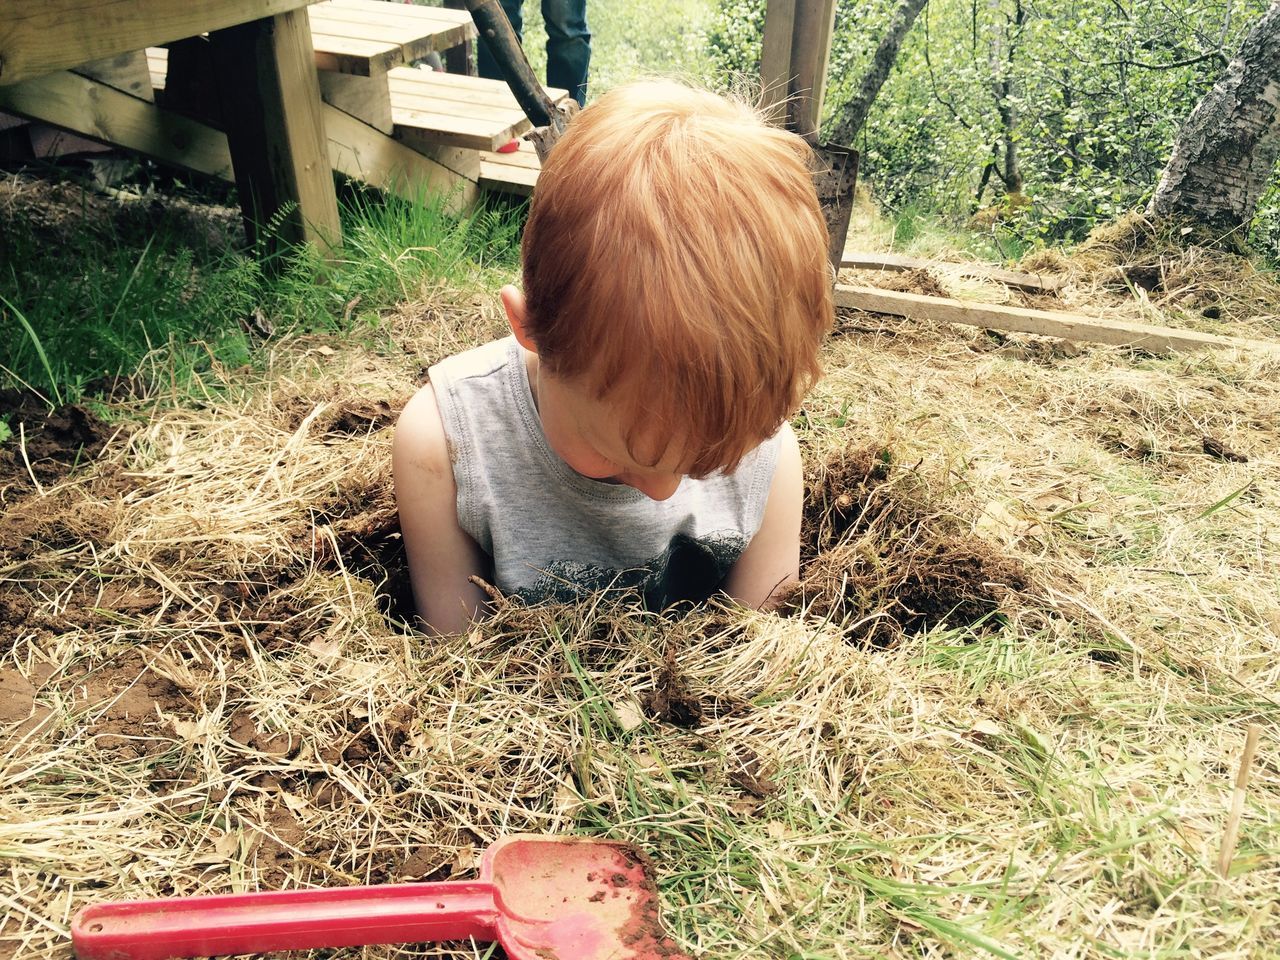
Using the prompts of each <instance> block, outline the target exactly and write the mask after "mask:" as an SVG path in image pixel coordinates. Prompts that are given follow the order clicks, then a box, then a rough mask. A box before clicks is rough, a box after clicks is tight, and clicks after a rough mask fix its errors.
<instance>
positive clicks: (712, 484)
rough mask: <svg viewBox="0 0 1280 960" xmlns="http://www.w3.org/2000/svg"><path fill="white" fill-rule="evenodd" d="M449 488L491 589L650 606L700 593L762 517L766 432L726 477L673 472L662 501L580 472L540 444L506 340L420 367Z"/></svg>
mask: <svg viewBox="0 0 1280 960" xmlns="http://www.w3.org/2000/svg"><path fill="white" fill-rule="evenodd" d="M429 374H430V378H431V385H432V387H433V389H434V390H435V395H436V402H437V404H438V405H439V407H440V415H441V418H442V420H443V422H444V429H445V436H446V437H447V438H448V442H449V452H450V457H451V459H452V461H453V478H454V480H455V482H456V483H457V487H458V523H459V525H460V526H461V527H462V529H463V530H465V531H466V532H467V533H468V534H469V535H470V536H471V537H472V539H474V540H475V541H476V543H477V544H479V546H480V548H481V549H482V550H484V551H485V552H486V553H488V554H489V556H490V557H492V558H493V566H494V569H493V578H494V585H495V586H497V587H498V589H500V590H501V591H502V592H503V593H505V594H508V595H516V596H520V597H522V598H524V599H525V600H527V601H529V602H539V601H543V600H571V599H573V598H575V597H579V596H582V595H583V594H585V593H592V592H596V591H625V592H635V593H638V594H639V595H640V597H641V598H642V599H643V601H644V603H645V605H646V606H648V607H649V608H650V609H656V610H660V609H664V608H666V607H668V606H670V605H671V604H673V603H678V602H681V601H697V600H702V599H705V598H706V597H708V596H710V595H711V594H712V593H714V592H715V590H716V589H717V588H718V587H719V586H720V583H721V582H722V581H723V580H724V578H725V575H726V574H727V573H728V572H729V568H730V567H732V566H733V564H734V563H735V562H736V561H737V559H738V557H739V556H741V554H742V551H743V550H744V549H745V548H746V546H747V544H748V543H750V542H751V538H752V537H753V536H755V534H756V531H757V530H759V529H760V523H761V519H762V518H763V516H764V507H765V501H766V500H767V499H768V496H769V488H770V486H771V484H772V482H773V470H774V465H775V463H776V462H777V456H778V442H779V441H778V436H777V435H776V434H775V435H774V436H773V437H771V438H770V439H769V440H766V441H765V442H764V443H762V444H761V445H760V446H759V447H757V448H756V449H755V450H753V451H751V452H750V453H749V454H747V456H746V457H744V458H743V459H742V462H741V463H740V464H739V465H738V467H737V469H736V470H734V471H733V472H732V473H723V472H721V473H715V474H712V475H711V476H709V477H706V478H705V479H702V480H693V479H691V478H689V477H685V478H684V479H683V480H681V482H680V486H679V487H678V488H677V490H676V492H675V493H674V494H673V495H672V496H671V498H670V499H669V500H665V501H662V502H657V501H654V500H650V499H649V498H648V497H646V496H645V495H644V494H643V493H641V492H640V491H639V490H636V489H634V488H632V487H628V486H625V485H622V484H615V483H607V482H605V481H602V480H593V479H591V478H588V477H584V476H582V474H580V473H577V472H576V471H574V470H573V468H572V467H570V466H569V465H568V464H567V463H565V462H564V461H563V460H561V459H560V457H559V456H558V455H557V454H556V453H555V451H554V450H552V449H551V446H550V444H548V443H547V439H546V436H545V435H544V434H543V432H542V423H541V421H540V420H539V418H538V412H537V408H536V407H535V406H534V402H533V393H532V392H531V391H530V389H529V375H528V370H527V368H526V366H525V362H524V353H523V351H522V349H521V347H520V345H519V344H518V343H517V342H516V340H515V338H514V337H507V338H505V339H503V340H497V341H494V342H493V343H489V344H486V345H485V346H482V347H477V348H475V349H473V350H468V351H466V352H465V353H460V354H457V355H456V356H453V357H449V358H448V359H446V360H442V361H441V362H440V363H437V364H436V365H435V366H433V367H431V369H430V371H429Z"/></svg>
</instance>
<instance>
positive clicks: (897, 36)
mask: <svg viewBox="0 0 1280 960" xmlns="http://www.w3.org/2000/svg"><path fill="white" fill-rule="evenodd" d="M928 2H929V0H902V2H901V3H899V4H898V8H897V9H896V10H894V12H893V19H892V20H890V21H889V28H888V29H887V30H885V32H884V36H882V37H881V38H880V44H879V46H877V47H876V52H875V54H874V55H873V56H872V58H871V66H869V67H868V68H867V72H866V73H865V74H863V77H862V83H861V85H860V86H859V88H858V92H857V93H856V94H854V96H853V99H851V100H850V101H849V102H848V103H847V104H846V105H845V107H844V109H843V110H842V111H841V112H840V116H839V118H838V119H837V120H836V122H835V123H834V124H833V126H832V128H831V136H830V138H829V139H830V140H831V142H833V143H853V141H854V138H855V137H857V135H858V133H859V131H861V130H862V125H863V124H864V123H866V122H867V114H868V113H870V112H871V104H872V103H873V102H875V99H876V94H878V93H879V92H880V88H881V87H882V86H884V82H885V80H886V79H888V77H889V71H890V70H891V69H892V68H893V62H894V61H895V60H896V59H897V58H898V50H899V49H900V48H901V47H902V41H903V40H905V39H906V37H907V33H908V32H909V31H910V30H911V25H912V24H913V23H915V22H916V17H918V16H919V15H920V11H921V10H923V9H924V8H925V5H926V4H927V3H928Z"/></svg>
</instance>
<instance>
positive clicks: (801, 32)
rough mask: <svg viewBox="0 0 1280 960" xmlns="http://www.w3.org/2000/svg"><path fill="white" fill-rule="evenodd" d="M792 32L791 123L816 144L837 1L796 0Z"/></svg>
mask: <svg viewBox="0 0 1280 960" xmlns="http://www.w3.org/2000/svg"><path fill="white" fill-rule="evenodd" d="M795 5H796V18H795V25H794V26H793V27H792V31H791V84H792V86H791V99H790V100H789V101H788V103H787V119H788V124H787V125H788V126H789V127H790V128H791V129H792V130H794V131H795V132H796V133H798V134H800V136H802V137H806V138H812V143H813V144H814V145H815V146H816V145H817V142H818V141H817V136H818V126H819V124H820V123H821V122H822V94H823V91H824V89H825V88H826V85H827V61H828V60H829V59H830V57H831V31H832V29H833V28H834V27H835V22H836V4H835V0H795Z"/></svg>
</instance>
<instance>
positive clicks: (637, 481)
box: [537, 371, 688, 500]
mask: <svg viewBox="0 0 1280 960" xmlns="http://www.w3.org/2000/svg"><path fill="white" fill-rule="evenodd" d="M537 383H538V390H537V393H538V415H539V417H540V418H541V419H542V431H543V433H545V434H546V437H547V442H548V443H550V444H551V447H552V449H553V450H555V452H556V453H557V454H559V456H560V458H561V459H562V460H564V462H565V463H567V464H568V465H569V466H570V467H572V468H573V469H574V470H575V471H576V472H577V473H580V474H582V475H583V476H584V477H591V478H592V479H595V480H608V481H613V482H616V483H625V484H626V485H627V486H629V487H634V488H635V489H637V490H639V491H640V492H641V493H643V494H644V495H645V496H646V497H648V498H649V499H651V500H666V499H668V498H670V497H671V495H672V494H674V493H675V492H676V488H677V487H679V486H680V481H681V480H682V479H683V478H684V476H685V474H686V473H688V470H687V469H685V468H684V467H683V466H682V464H681V450H680V445H679V444H678V443H676V442H674V441H675V440H676V439H678V438H672V437H663V436H659V435H658V434H657V432H655V433H654V434H652V435H650V436H645V435H643V433H642V435H641V437H639V438H638V440H639V442H638V443H635V444H634V447H633V449H631V450H629V449H628V446H627V437H626V429H625V427H624V425H623V424H622V423H621V421H620V418H619V417H618V416H617V413H616V412H615V410H614V409H613V407H612V405H611V404H610V403H609V401H608V400H607V399H605V400H600V399H597V398H596V397H595V396H594V395H593V394H592V392H591V391H590V390H587V389H585V388H583V387H582V386H580V385H578V384H575V383H573V382H571V381H563V380H560V379H558V378H556V377H554V376H552V375H550V374H548V373H546V372H545V371H540V372H539V374H538V377H537Z"/></svg>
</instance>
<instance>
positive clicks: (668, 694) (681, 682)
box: [641, 650, 704, 729]
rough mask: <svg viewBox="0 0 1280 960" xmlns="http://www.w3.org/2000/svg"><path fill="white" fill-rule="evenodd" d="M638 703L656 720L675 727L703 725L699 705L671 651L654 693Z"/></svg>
mask: <svg viewBox="0 0 1280 960" xmlns="http://www.w3.org/2000/svg"><path fill="white" fill-rule="evenodd" d="M641 703H642V705H643V706H644V708H645V709H646V710H648V711H649V712H650V713H651V714H653V715H654V716H655V717H657V718H658V719H659V720H665V721H666V722H667V723H672V724H675V725H676V726H677V727H685V728H689V729H692V728H693V727H696V726H698V725H699V724H700V723H702V717H703V714H704V709H703V706H702V701H701V700H700V699H699V698H698V696H697V695H696V694H695V693H694V692H693V691H692V690H691V689H690V688H689V682H688V680H687V679H686V678H685V676H684V674H683V673H682V672H681V671H680V667H679V664H677V662H676V655H675V651H674V650H672V651H669V652H668V653H667V658H666V660H665V661H664V662H663V664H662V669H660V670H659V671H658V678H657V680H656V682H655V683H654V687H653V690H652V691H651V692H649V693H647V694H645V696H644V697H643V698H642V700H641Z"/></svg>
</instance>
